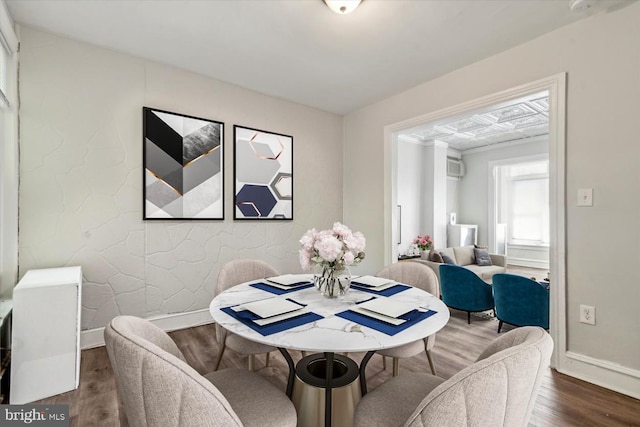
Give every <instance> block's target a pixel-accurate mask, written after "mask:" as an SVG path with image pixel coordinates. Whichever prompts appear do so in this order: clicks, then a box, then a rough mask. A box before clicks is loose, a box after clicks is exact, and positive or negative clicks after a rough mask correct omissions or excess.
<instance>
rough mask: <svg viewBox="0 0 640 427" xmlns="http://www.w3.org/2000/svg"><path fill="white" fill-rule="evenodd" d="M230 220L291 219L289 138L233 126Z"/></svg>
mask: <svg viewBox="0 0 640 427" xmlns="http://www.w3.org/2000/svg"><path fill="white" fill-rule="evenodd" d="M233 140H234V146H233V150H234V156H233V157H234V160H235V167H234V175H235V179H234V210H233V211H234V214H233V215H234V216H233V217H234V219H271V220H291V219H293V137H292V136H289V135H282V134H279V133H273V132H267V131H263V130H259V129H252V128H248V127H244V126H237V125H235V126H234V127H233Z"/></svg>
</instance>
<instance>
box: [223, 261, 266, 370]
mask: <svg viewBox="0 0 640 427" xmlns="http://www.w3.org/2000/svg"><path fill="white" fill-rule="evenodd" d="M277 275H278V272H277V271H276V270H275V269H274V268H273V267H271V266H270V265H269V264H267V263H266V262H264V261H260V260H257V259H236V260H233V261H229V262H228V263H226V264H225V265H223V266H222V268H221V269H220V272H219V273H218V282H217V283H216V289H215V295H218V294H220V293H222V292H223V291H226V290H227V289H229V288H231V287H232V286H236V285H239V284H241V283H244V282H248V281H250V280H256V279H264V278H265V277H272V276H277ZM216 339H217V340H218V343H219V344H220V349H219V350H218V361H217V362H216V371H217V370H218V368H219V367H220V362H221V361H222V356H223V355H224V351H225V350H226V349H227V348H230V349H231V350H233V351H235V352H236V353H239V354H247V355H249V370H250V371H252V370H253V368H254V364H255V355H256V354H262V353H266V362H265V364H266V366H269V352H271V351H274V350H276V348H275V347H272V346H269V345H264V344H260V343H257V342H253V341H249V340H248V339H246V338H242V337H240V336H238V335H236V334H234V333H231V332H228V331H227V330H226V329H224V328H223V327H222V326H220V325H218V324H216Z"/></svg>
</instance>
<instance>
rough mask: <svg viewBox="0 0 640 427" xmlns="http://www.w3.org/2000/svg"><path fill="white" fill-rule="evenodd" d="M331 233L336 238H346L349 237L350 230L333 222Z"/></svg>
mask: <svg viewBox="0 0 640 427" xmlns="http://www.w3.org/2000/svg"><path fill="white" fill-rule="evenodd" d="M333 233H334V234H335V235H336V236H338V237H347V236H349V235H351V230H349V227H347V226H346V225H344V224H341V223H339V222H334V223H333Z"/></svg>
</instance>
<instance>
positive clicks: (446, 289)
mask: <svg viewBox="0 0 640 427" xmlns="http://www.w3.org/2000/svg"><path fill="white" fill-rule="evenodd" d="M439 270H440V291H441V292H442V302H444V303H445V304H447V307H450V308H454V309H456V310H462V311H466V312H467V323H471V313H475V312H478V311H485V310H491V309H492V308H493V294H492V289H491V285H490V284H488V283H487V282H485V281H484V280H482V279H481V278H480V277H479V276H478V275H477V274H476V273H474V272H473V271H471V270H469V269H467V268H464V267H461V266H459V265H453V264H440V266H439Z"/></svg>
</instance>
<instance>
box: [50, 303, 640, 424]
mask: <svg viewBox="0 0 640 427" xmlns="http://www.w3.org/2000/svg"><path fill="white" fill-rule="evenodd" d="M504 329H505V330H509V329H510V327H509V326H505V327H504ZM496 331H497V321H496V320H495V319H493V318H491V317H490V316H482V315H477V316H473V317H472V322H471V325H470V326H469V325H467V322H466V314H465V313H462V312H458V311H455V310H454V311H452V314H451V320H450V322H449V323H448V324H447V326H446V327H445V328H444V329H443V330H442V331H441V332H438V334H437V340H436V346H435V349H434V359H435V363H436V368H437V370H438V375H440V376H442V377H443V378H449V377H451V376H452V375H454V374H455V373H456V372H458V371H460V370H461V369H463V368H464V367H466V366H468V365H469V364H471V363H473V361H474V360H475V358H476V356H477V355H478V354H479V353H480V351H481V350H482V349H483V348H484V347H485V346H486V345H487V344H488V343H489V342H491V341H492V340H493V339H494V338H495V337H496V336H497V333H496ZM214 334H215V328H214V326H213V325H205V326H200V327H197V328H190V329H184V330H181V331H175V332H172V333H171V336H172V337H173V339H174V340H175V341H176V342H177V344H178V347H180V349H181V350H182V351H183V352H184V354H185V357H186V359H187V361H188V362H189V363H190V364H191V365H192V366H193V367H194V368H195V369H196V370H197V371H198V372H200V373H206V372H210V371H211V370H213V367H214V366H215V354H216V348H217V344H216V341H215V337H214ZM293 356H294V360H297V359H299V358H300V357H301V356H300V354H299V353H295V352H294V354H293ZM350 356H351V357H353V358H354V359H357V360H358V361H359V360H360V358H361V357H362V355H361V354H352V355H350ZM256 362H257V367H258V372H259V373H260V374H261V375H263V376H264V377H266V378H268V379H269V380H270V381H272V382H273V383H274V384H276V385H277V386H278V387H280V388H281V389H282V390H284V388H285V381H286V374H287V368H286V364H285V361H284V359H283V358H282V356H281V355H280V354H279V353H277V352H275V353H272V354H271V363H270V366H269V367H265V366H264V356H259V357H258V358H257V361H256ZM246 366H247V360H246V358H242V357H239V356H237V355H235V354H234V353H233V352H231V351H228V352H227V353H226V354H225V358H224V360H223V361H222V366H221V369H224V368H229V367H242V368H244V367H246ZM416 371H420V372H429V364H428V361H427V358H426V356H425V355H421V356H416V357H414V358H412V359H406V360H402V361H401V363H400V374H407V373H410V372H416ZM389 378H391V363H388V364H387V370H386V371H384V370H383V369H382V358H381V357H380V356H374V357H373V358H372V360H371V362H370V363H369V365H368V368H367V380H368V381H367V384H368V387H369V389H370V390H371V389H374V388H375V387H377V386H378V385H380V384H381V383H382V382H384V381H386V380H388V379H389ZM38 403H46V404H55V403H57V404H68V405H70V416H71V426H79V427H92V426H109V427H117V426H124V425H126V420H123V422H120V419H119V416H118V402H117V397H116V391H115V382H114V379H113V375H112V371H111V367H110V364H109V359H108V357H107V354H106V351H105V348H104V347H101V348H96V349H91V350H85V351H83V352H82V365H81V379H80V387H79V388H78V389H77V390H75V391H72V392H69V393H65V394H61V395H59V396H55V397H53V398H51V399H46V400H43V401H41V402H38ZM529 426H530V427H531V426H537V427H547V426H568V427H572V426H575V427H582V426H590V427H598V426H602V427H613V426H640V401H639V400H636V399H632V398H630V397H627V396H624V395H621V394H618V393H615V392H612V391H609V390H606V389H604V388H601V387H598V386H595V385H592V384H589V383H585V382H583V381H579V380H576V379H573V378H571V377H567V376H565V375H562V374H559V373H558V372H556V371H554V370H551V369H550V370H549V371H548V372H547V374H546V375H545V377H544V380H543V383H542V388H541V390H540V394H539V396H538V399H537V401H536V405H535V408H534V411H533V415H532V417H531V420H530V423H529Z"/></svg>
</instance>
